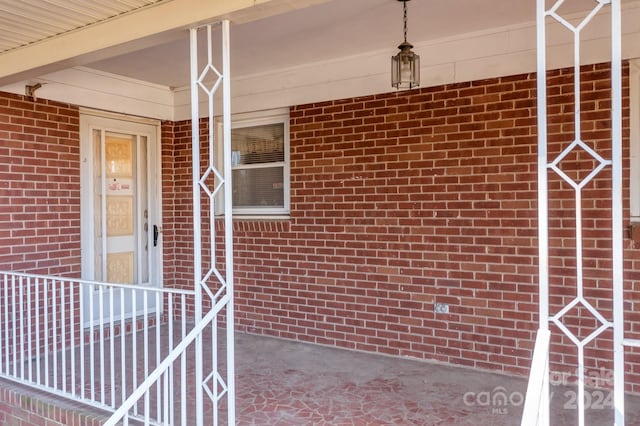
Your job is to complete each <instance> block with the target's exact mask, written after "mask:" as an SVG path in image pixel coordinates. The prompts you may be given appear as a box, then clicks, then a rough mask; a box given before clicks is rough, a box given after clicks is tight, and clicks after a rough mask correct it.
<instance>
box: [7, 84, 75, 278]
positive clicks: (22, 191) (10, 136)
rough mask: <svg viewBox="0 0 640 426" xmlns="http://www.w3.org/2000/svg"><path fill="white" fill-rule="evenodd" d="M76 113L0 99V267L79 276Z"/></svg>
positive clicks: (11, 97)
mask: <svg viewBox="0 0 640 426" xmlns="http://www.w3.org/2000/svg"><path fill="white" fill-rule="evenodd" d="M79 140H80V136H79V112H78V108H77V107H74V106H71V105H67V104H62V103H58V102H52V101H47V100H38V101H34V100H33V99H31V98H28V97H24V96H18V95H10V94H2V96H0V269H9V270H14V271H28V272H36V273H45V274H62V275H66V276H79V274H80V152H79V151H80V142H79Z"/></svg>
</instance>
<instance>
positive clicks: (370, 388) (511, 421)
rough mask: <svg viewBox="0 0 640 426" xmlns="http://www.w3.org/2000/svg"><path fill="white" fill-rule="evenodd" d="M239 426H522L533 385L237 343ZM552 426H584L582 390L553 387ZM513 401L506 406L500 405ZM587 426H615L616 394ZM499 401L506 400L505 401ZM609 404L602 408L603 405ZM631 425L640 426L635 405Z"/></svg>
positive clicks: (258, 341)
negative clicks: (578, 407)
mask: <svg viewBox="0 0 640 426" xmlns="http://www.w3.org/2000/svg"><path fill="white" fill-rule="evenodd" d="M236 340H237V341H236V373H237V374H236V377H237V379H236V381H237V399H236V401H237V403H236V407H237V408H236V410H237V423H238V424H239V425H282V426H284V425H292V426H293V425H332V426H333V425H469V426H471V425H473V426H477V425H519V424H520V421H521V417H522V397H523V396H524V393H525V390H526V386H527V382H526V379H524V378H518V377H509V376H504V375H499V374H493V373H488V372H483V371H476V370H473V369H469V368H461V367H454V366H449V365H443V364H438V363H430V362H421V361H415V360H408V359H400V358H394V357H387V356H381V355H374V354H366V353H360V352H354V351H347V350H342V349H334V348H327V347H322V346H317V345H310V344H304V343H296V342H290V341H283V340H278V339H273V338H270V337H262V336H253V335H246V334H238V335H237V338H236ZM552 392H553V397H552V414H551V420H552V421H551V424H552V425H577V424H578V415H577V410H576V409H574V406H575V405H576V404H575V395H576V393H577V392H576V390H575V389H573V388H570V387H559V386H558V387H556V386H553V387H552ZM500 393H503V394H505V395H506V398H507V402H506V404H502V405H501V404H500V401H499V400H498V399H499V398H497V399H496V400H495V403H494V402H492V401H493V400H494V397H495V396H496V395H498V394H500ZM587 393H589V394H590V395H592V396H593V398H591V399H592V401H593V402H592V409H591V410H589V412H588V413H587V415H586V424H587V425H594V426H595V425H597V426H603V425H612V424H613V410H612V409H611V407H610V405H609V404H608V401H607V399H606V398H607V396H608V394H609V391H608V390H597V389H588V390H587ZM498 396H499V395H498ZM600 398H602V400H601V403H598V404H596V400H598V399H600ZM626 408H627V412H626V415H627V419H626V420H627V423H626V424H627V425H638V424H640V399H639V398H638V397H635V396H634V397H628V401H627V407H626Z"/></svg>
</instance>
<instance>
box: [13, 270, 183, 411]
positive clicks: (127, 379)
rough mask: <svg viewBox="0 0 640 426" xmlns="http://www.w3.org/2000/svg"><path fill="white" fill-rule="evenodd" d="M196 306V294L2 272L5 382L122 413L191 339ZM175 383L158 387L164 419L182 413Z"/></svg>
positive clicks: (158, 405)
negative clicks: (135, 393)
mask: <svg viewBox="0 0 640 426" xmlns="http://www.w3.org/2000/svg"><path fill="white" fill-rule="evenodd" d="M87 294H89V295H91V298H86V295H87ZM86 300H93V301H94V302H97V303H87V302H86ZM128 303H131V305H130V306H134V307H135V306H141V307H142V308H143V309H142V312H128V313H127V312H126V308H125V306H127V304H128ZM87 304H88V305H89V306H87ZM96 304H97V305H98V306H94V305H96ZM193 306H194V292H193V291H192V290H190V291H186V290H176V289H158V288H149V287H138V286H135V285H120V284H107V283H98V282H91V281H83V280H78V279H71V278H60V277H51V276H42V275H33V274H22V273H16V272H0V324H2V325H1V326H0V377H3V378H6V379H10V380H13V381H16V382H19V383H22V384H25V385H28V386H31V387H34V388H37V389H40V390H44V391H48V392H51V393H53V394H55V395H59V396H62V397H65V398H70V399H73V400H76V401H80V402H83V403H86V404H89V405H92V406H95V407H98V408H101V409H105V410H109V411H115V410H116V409H117V408H118V407H119V406H120V405H121V404H122V403H123V402H124V401H125V400H126V399H127V398H128V397H129V395H130V394H131V393H132V392H133V391H134V390H135V389H136V388H137V387H138V386H139V384H140V383H142V382H143V381H144V380H145V379H146V377H147V376H148V375H149V374H150V373H151V372H152V371H153V370H154V369H155V368H156V367H157V366H158V365H159V364H160V363H161V362H162V360H163V359H164V358H165V357H166V356H167V354H169V353H170V352H171V351H172V350H173V349H175V348H176V346H177V345H178V344H179V342H180V341H182V340H183V339H184V337H185V336H186V335H187V331H188V327H189V325H188V324H187V318H188V315H186V313H187V312H189V311H191V312H192V311H193ZM117 312H120V313H122V314H120V315H118V314H116V313H117ZM173 384H174V383H173V381H171V382H170V383H161V384H159V385H158V386H156V387H155V389H154V390H153V391H154V392H155V396H154V400H155V407H153V409H151V410H149V412H150V413H153V414H154V416H155V421H156V422H161V421H163V419H164V420H167V418H168V417H167V416H174V415H175V413H173V407H174V406H175V404H174V403H173V398H174V392H173V390H172V389H171V387H170V386H169V385H173ZM182 385H183V386H185V385H186V381H183V382H182ZM165 402H168V403H169V405H168V407H171V412H169V413H168V412H166V411H165V410H164V409H162V407H163V406H165ZM140 408H141V407H139V406H135V407H133V410H132V412H131V415H132V416H133V417H135V416H137V415H138V410H139V409H140ZM146 415H147V416H149V414H146ZM169 418H171V417H169Z"/></svg>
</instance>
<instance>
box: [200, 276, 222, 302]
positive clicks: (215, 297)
mask: <svg viewBox="0 0 640 426" xmlns="http://www.w3.org/2000/svg"><path fill="white" fill-rule="evenodd" d="M214 275H215V277H216V279H217V283H219V284H220V286H219V287H218V289H217V290H216V292H215V294H214V293H213V292H212V291H211V288H209V286H208V285H207V283H208V281H209V280H210V279H211V277H212V276H214ZM200 285H201V286H202V288H203V289H204V291H205V293H207V295H208V296H209V298H210V299H211V301H212V302H213V303H214V304H215V303H216V302H217V301H218V299H219V298H220V296H222V295H223V293H224V292H225V291H226V289H227V281H226V280H225V278H224V277H223V276H222V274H221V273H220V271H219V270H218V268H216V267H213V268H211V269H209V271H208V272H207V274H206V275H205V276H204V278H202V281H200Z"/></svg>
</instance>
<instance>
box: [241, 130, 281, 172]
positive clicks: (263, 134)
mask: <svg viewBox="0 0 640 426" xmlns="http://www.w3.org/2000/svg"><path fill="white" fill-rule="evenodd" d="M231 144H232V150H233V156H232V158H233V165H234V166H237V165H247V164H263V163H274V162H281V161H284V124H283V123H275V124H266V125H262V126H252V127H242V128H239V129H233V130H232V131H231Z"/></svg>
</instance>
